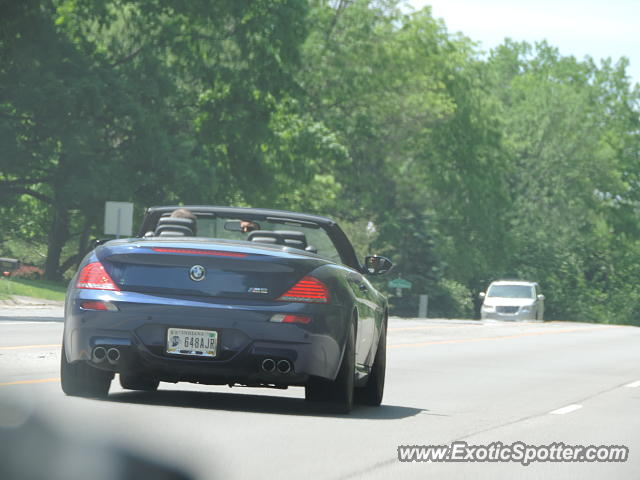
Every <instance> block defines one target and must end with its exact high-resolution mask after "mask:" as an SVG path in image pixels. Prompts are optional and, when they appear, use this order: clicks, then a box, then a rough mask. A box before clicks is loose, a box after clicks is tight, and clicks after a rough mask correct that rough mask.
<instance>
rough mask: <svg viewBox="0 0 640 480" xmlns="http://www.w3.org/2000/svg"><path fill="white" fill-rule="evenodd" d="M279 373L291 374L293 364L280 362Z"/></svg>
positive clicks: (285, 361)
mask: <svg viewBox="0 0 640 480" xmlns="http://www.w3.org/2000/svg"><path fill="white" fill-rule="evenodd" d="M278 371H279V372H280V373H289V372H290V371H291V362H289V360H278Z"/></svg>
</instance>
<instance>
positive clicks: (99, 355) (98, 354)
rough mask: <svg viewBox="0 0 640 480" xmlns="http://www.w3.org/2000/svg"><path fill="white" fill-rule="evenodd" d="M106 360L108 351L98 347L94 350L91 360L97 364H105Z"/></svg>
mask: <svg viewBox="0 0 640 480" xmlns="http://www.w3.org/2000/svg"><path fill="white" fill-rule="evenodd" d="M105 358H107V351H106V350H105V349H104V347H96V348H94V349H93V355H92V356H91V359H92V360H93V361H94V362H95V363H102V362H104V360H105Z"/></svg>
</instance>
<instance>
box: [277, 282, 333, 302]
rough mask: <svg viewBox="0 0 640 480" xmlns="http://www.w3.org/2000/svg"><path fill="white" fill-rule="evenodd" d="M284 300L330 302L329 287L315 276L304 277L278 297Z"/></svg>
mask: <svg viewBox="0 0 640 480" xmlns="http://www.w3.org/2000/svg"><path fill="white" fill-rule="evenodd" d="M278 300H282V301H284V302H311V303H329V289H328V288H327V286H326V285H325V284H324V283H322V282H321V281H320V280H318V279H317V278H314V277H309V276H307V277H304V278H303V279H302V280H300V281H299V282H298V283H296V284H295V285H294V286H293V287H291V288H290V289H289V290H287V291H286V292H285V293H284V294H283V295H282V296H280V297H279V298H278Z"/></svg>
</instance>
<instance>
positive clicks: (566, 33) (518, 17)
mask: <svg viewBox="0 0 640 480" xmlns="http://www.w3.org/2000/svg"><path fill="white" fill-rule="evenodd" d="M407 3H408V4H409V5H411V6H412V7H413V8H415V9H416V10H417V9H420V8H422V7H424V6H425V5H430V6H431V7H432V11H433V16H434V17H436V18H442V19H443V20H444V22H445V24H446V26H447V30H448V31H449V32H462V33H463V34H464V35H466V36H467V37H469V38H471V39H472V40H474V41H476V42H480V43H481V48H482V49H483V50H485V51H489V50H490V49H491V48H493V47H495V46H497V45H499V44H500V43H502V41H503V40H504V39H505V38H506V37H509V38H511V39H513V40H517V41H521V40H524V41H527V42H529V43H534V42H536V41H540V40H545V39H546V40H547V41H548V43H549V44H551V45H553V46H555V47H557V48H558V49H559V50H560V54H562V55H565V56H566V55H573V56H575V57H576V58H578V59H583V58H584V57H585V56H587V55H589V56H591V57H592V58H594V59H596V60H599V59H601V58H606V57H611V58H612V59H613V60H614V61H615V60H618V59H619V58H620V57H623V56H624V57H627V58H628V59H629V61H630V65H629V67H628V68H627V74H628V75H629V76H630V77H631V80H632V82H634V83H640V0H607V1H604V0H582V1H577V0H555V1H554V0H407Z"/></svg>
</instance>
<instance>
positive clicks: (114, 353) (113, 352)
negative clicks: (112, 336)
mask: <svg viewBox="0 0 640 480" xmlns="http://www.w3.org/2000/svg"><path fill="white" fill-rule="evenodd" d="M107 360H109V363H110V364H112V365H113V364H114V363H116V362H117V361H118V360H120V350H118V349H117V348H110V349H109V350H107Z"/></svg>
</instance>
